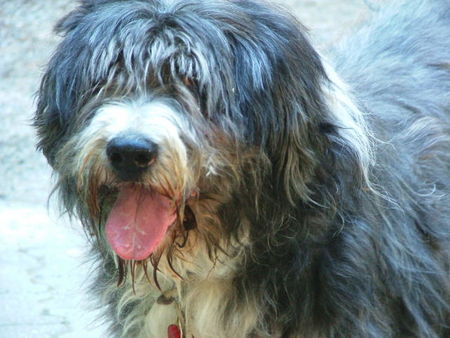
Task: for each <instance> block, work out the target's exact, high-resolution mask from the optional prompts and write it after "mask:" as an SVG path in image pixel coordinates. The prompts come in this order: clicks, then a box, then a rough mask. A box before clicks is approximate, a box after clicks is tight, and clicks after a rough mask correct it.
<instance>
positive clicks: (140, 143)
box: [106, 136, 158, 181]
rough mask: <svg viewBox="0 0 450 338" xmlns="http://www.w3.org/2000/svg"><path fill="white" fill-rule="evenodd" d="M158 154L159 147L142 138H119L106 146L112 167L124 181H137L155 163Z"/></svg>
mask: <svg viewBox="0 0 450 338" xmlns="http://www.w3.org/2000/svg"><path fill="white" fill-rule="evenodd" d="M157 153H158V146H157V145H156V144H155V143H153V142H152V141H150V140H149V139H147V138H144V137H140V136H118V137H115V138H113V139H112V140H111V141H109V142H108V144H107V146H106V154H107V156H108V160H109V162H110V164H111V166H112V167H113V169H114V170H115V171H116V173H117V174H118V176H119V177H120V178H121V179H122V180H124V181H133V180H137V179H138V178H139V176H140V175H141V174H142V173H143V172H144V171H145V170H146V169H147V168H148V167H150V165H151V164H152V163H153V162H154V160H155V159H156V156H157Z"/></svg>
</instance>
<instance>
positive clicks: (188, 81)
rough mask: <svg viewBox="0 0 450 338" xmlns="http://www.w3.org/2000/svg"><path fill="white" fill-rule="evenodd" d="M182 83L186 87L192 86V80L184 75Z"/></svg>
mask: <svg viewBox="0 0 450 338" xmlns="http://www.w3.org/2000/svg"><path fill="white" fill-rule="evenodd" d="M183 83H184V85H185V86H186V87H190V88H191V87H193V86H194V81H193V80H192V79H190V78H188V77H184V78H183Z"/></svg>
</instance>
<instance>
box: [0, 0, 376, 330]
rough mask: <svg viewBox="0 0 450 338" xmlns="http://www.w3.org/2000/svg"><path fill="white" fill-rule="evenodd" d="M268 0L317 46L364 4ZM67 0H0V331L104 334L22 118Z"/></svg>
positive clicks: (82, 247) (80, 256) (78, 250)
mask: <svg viewBox="0 0 450 338" xmlns="http://www.w3.org/2000/svg"><path fill="white" fill-rule="evenodd" d="M205 1H207V0H205ZM276 1H277V2H279V3H281V4H282V5H283V6H285V7H287V8H288V9H289V10H290V11H292V12H294V13H295V15H297V16H298V17H299V18H300V19H301V21H302V22H303V23H304V24H305V25H306V26H307V27H308V28H309V29H310V32H311V38H312V40H313V42H314V43H315V45H316V46H318V48H319V49H320V50H322V51H325V50H326V49H328V47H329V46H331V45H333V44H334V43H336V42H338V41H339V39H341V37H342V36H345V35H346V34H347V33H348V32H349V31H350V30H351V29H352V27H354V26H355V25H358V23H359V22H361V21H362V19H363V18H364V17H365V16H366V15H367V13H368V7H367V3H366V2H365V1H364V0H345V1H336V0H276ZM376 1H377V0H373V1H372V3H376ZM75 5H76V2H75V1H73V0H0V337H1V338H16V337H18V338H22V337H24V338H31V337H39V338H43V337H52V338H56V337H67V338H69V337H73V338H75V337H85V338H90V337H92V338H97V337H107V335H106V334H105V331H104V325H103V323H102V320H101V319H98V317H97V316H98V313H97V312H96V311H95V309H94V308H93V307H94V306H95V301H96V300H95V299H93V300H91V301H90V300H89V293H88V292H87V284H88V283H87V281H88V280H89V279H90V276H89V275H90V271H89V268H90V267H89V264H88V263H86V258H85V253H86V250H87V246H86V240H85V239H84V238H83V234H82V231H81V227H80V226H79V225H78V224H77V223H76V222H72V223H71V222H69V220H67V219H66V218H65V217H62V216H60V215H59V214H58V212H57V211H56V210H57V208H56V205H55V201H54V200H51V201H50V203H48V195H49V193H50V191H51V188H52V178H51V171H50V168H49V167H48V165H47V163H46V161H45V159H44V157H43V156H42V154H40V153H37V152H36V150H35V142H36V140H35V134H34V131H33V129H32V128H31V127H30V123H31V119H32V115H33V110H34V93H35V92H36V90H37V88H38V86H39V78H40V76H41V75H42V72H43V69H44V66H45V64H46V62H47V60H48V59H49V57H50V55H51V54H52V50H53V49H54V47H55V46H56V44H57V42H58V40H59V39H58V37H56V36H55V35H54V34H53V33H52V28H53V26H54V24H55V23H56V21H57V20H58V19H59V18H60V17H61V16H63V15H64V14H65V13H67V12H68V11H69V10H71V9H72V8H74V6H75ZM325 54H326V53H325Z"/></svg>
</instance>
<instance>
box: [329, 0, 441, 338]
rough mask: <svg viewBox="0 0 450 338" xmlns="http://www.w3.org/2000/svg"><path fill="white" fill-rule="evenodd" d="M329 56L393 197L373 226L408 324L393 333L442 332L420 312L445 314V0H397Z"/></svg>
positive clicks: (378, 175)
mask: <svg viewBox="0 0 450 338" xmlns="http://www.w3.org/2000/svg"><path fill="white" fill-rule="evenodd" d="M334 57H335V59H334V60H335V66H336V69H337V72H338V73H339V75H340V76H342V77H343V78H344V79H345V81H346V82H347V83H348V84H349V85H350V87H351V89H352V90H353V95H354V96H355V97H356V99H357V101H358V104H359V105H360V107H362V111H363V112H365V116H366V121H367V122H368V124H369V129H370V131H371V133H372V136H373V141H374V144H375V157H376V162H377V163H378V165H376V166H374V168H373V169H372V172H371V178H372V180H373V182H374V183H375V185H377V186H380V187H383V193H385V194H386V195H385V196H384V198H387V199H391V201H392V202H393V204H392V206H391V207H389V208H387V209H386V210H385V211H384V212H383V211H381V212H380V213H381V214H384V221H385V222H382V223H380V224H379V225H380V229H379V230H380V231H381V233H383V235H382V236H381V237H383V236H386V237H385V239H383V240H382V241H383V242H385V243H389V245H387V246H386V247H385V248H384V250H385V254H386V253H388V252H390V255H389V254H387V255H386V256H385V263H386V266H384V267H381V271H384V273H387V274H389V275H390V277H386V279H385V280H384V281H383V283H384V284H385V285H386V286H387V288H388V289H390V292H391V294H389V295H387V296H388V297H390V298H391V299H392V300H393V303H394V304H395V303H397V304H398V308H397V312H398V318H399V319H400V320H401V321H404V327H408V326H409V327H410V328H411V329H412V331H408V330H406V331H402V332H400V333H399V337H409V336H415V335H417V336H420V337H431V336H432V337H435V335H434V334H435V333H434V332H442V333H440V334H439V333H438V335H439V336H440V337H444V336H446V335H447V334H448V332H447V331H445V330H444V331H445V333H444V331H440V330H439V329H438V330H436V331H433V327H430V326H428V323H427V322H426V320H423V319H424V318H429V319H430V321H429V322H430V323H432V322H433V321H435V320H436V321H435V322H436V323H437V322H439V319H438V317H439V316H442V317H441V319H440V320H441V321H443V322H445V321H446V319H445V318H446V316H448V289H447V290H439V287H438V285H439V283H440V282H439V280H441V282H442V284H441V285H442V286H443V285H448V283H447V282H444V281H443V280H442V279H441V278H444V279H445V278H448V265H449V256H448V253H449V244H448V243H449V232H450V221H449V220H450V2H449V1H448V0H413V1H394V2H393V3H392V4H390V5H387V6H386V7H383V8H382V9H381V10H380V11H379V12H378V13H376V14H375V18H374V19H373V21H371V23H369V24H368V25H366V26H364V27H363V28H361V29H360V30H359V31H358V32H357V33H356V34H354V35H353V36H352V37H351V38H350V39H349V40H347V41H346V42H344V43H343V44H341V45H340V46H339V48H338V49H337V50H336V51H335V52H334ZM417 235H419V236H417ZM431 252H434V255H435V256H434V257H433V254H431V255H430V253H431ZM443 288H444V289H445V286H444V287H443ZM439 291H442V293H440V292H439ZM400 299H403V300H402V301H399V302H397V300H400ZM405 300H406V301H405ZM405 314H408V315H407V316H405ZM409 315H411V317H409ZM408 317H409V318H414V321H415V322H416V324H417V325H418V328H416V329H414V328H413V326H411V323H408V321H407V320H406V318H408ZM402 318H403V319H402ZM447 318H448V317H447Z"/></svg>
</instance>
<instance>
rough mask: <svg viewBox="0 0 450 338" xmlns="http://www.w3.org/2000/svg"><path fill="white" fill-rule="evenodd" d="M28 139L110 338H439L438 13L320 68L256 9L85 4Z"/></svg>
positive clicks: (447, 136)
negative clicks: (80, 251) (50, 182)
mask: <svg viewBox="0 0 450 338" xmlns="http://www.w3.org/2000/svg"><path fill="white" fill-rule="evenodd" d="M57 31H58V32H59V33H61V34H62V35H63V39H62V41H61V43H60V45H59V47H58V48H57V50H56V52H55V54H54V55H53V57H52V59H51V60H50V62H49V65H48V68H47V70H46V72H45V74H44V76H43V79H42V83H41V87H40V90H39V93H38V106H37V112H36V117H35V126H36V127H37V130H38V134H39V145H38V147H39V148H40V149H41V150H42V151H43V152H44V154H45V156H46V157H47V158H48V161H49V163H50V164H51V165H52V167H53V168H54V170H55V173H56V177H57V186H56V190H57V191H58V192H59V194H60V197H61V201H62V204H63V208H64V210H65V211H67V212H68V213H69V214H70V215H75V216H76V217H78V218H80V219H81V221H82V223H83V225H84V227H85V229H86V232H87V234H88V236H89V237H90V239H91V240H92V247H93V257H94V259H95V261H96V262H97V265H98V278H97V280H96V281H95V283H94V284H93V289H94V290H95V292H96V293H97V294H98V295H99V296H100V300H101V304H103V305H104V307H105V308H106V309H107V311H106V315H107V316H108V318H109V320H110V323H111V335H112V336H115V337H157V338H161V337H167V336H169V337H177V336H178V337H179V336H184V337H189V338H191V337H196V338H201V337H230V338H235V337H303V338H314V337H346V338H348V337H373V338H380V337H420V338H424V337H448V336H449V334H450V331H449V329H448V325H449V320H448V318H449V317H448V316H449V252H448V249H449V228H450V227H449V224H450V220H449V217H450V197H449V192H450V128H449V126H450V2H449V1H448V0H409V1H406V2H399V1H396V3H395V4H392V5H389V6H387V7H386V8H385V9H383V10H381V11H380V12H379V13H377V14H376V15H375V18H374V19H373V21H372V22H371V23H370V24H368V25H367V26H365V27H363V28H362V29H361V30H360V31H359V32H358V33H357V34H355V36H354V37H353V38H352V39H351V40H349V41H348V42H347V43H345V44H343V45H342V46H341V47H340V48H338V49H337V50H335V51H334V52H333V53H332V55H333V57H332V58H330V59H331V60H328V61H327V60H325V59H324V58H323V57H322V56H321V55H319V54H318V53H317V52H316V51H315V50H314V49H313V48H312V47H311V45H310V43H309V41H308V39H307V37H306V35H305V29H304V27H303V26H302V25H301V24H300V23H298V22H297V21H296V20H295V19H294V18H293V17H292V16H290V15H289V14H287V13H285V12H283V11H282V10H279V9H276V8H273V7H272V6H271V5H269V4H266V3H261V2H257V1H255V0H211V1H201V0H129V1H120V0H85V1H83V2H82V3H81V5H80V6H79V7H78V8H77V9H75V10H74V11H73V12H72V13H70V14H69V15H68V16H67V17H65V18H64V19H63V20H62V21H61V22H60V23H59V24H58V25H57Z"/></svg>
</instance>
